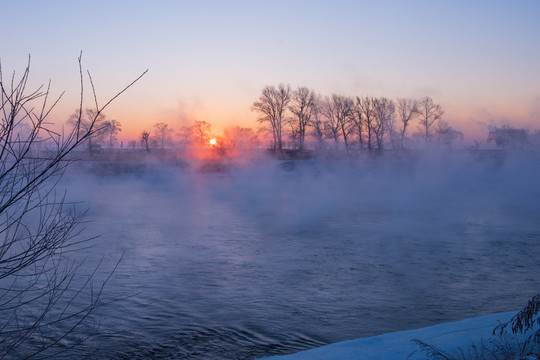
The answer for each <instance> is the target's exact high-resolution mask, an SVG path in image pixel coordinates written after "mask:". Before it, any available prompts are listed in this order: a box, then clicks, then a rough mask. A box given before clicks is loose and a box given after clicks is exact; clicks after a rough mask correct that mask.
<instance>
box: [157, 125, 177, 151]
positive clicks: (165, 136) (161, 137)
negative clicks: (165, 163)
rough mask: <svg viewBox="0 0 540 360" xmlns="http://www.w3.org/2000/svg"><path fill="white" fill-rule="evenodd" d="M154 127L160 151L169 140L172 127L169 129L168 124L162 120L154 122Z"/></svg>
mask: <svg viewBox="0 0 540 360" xmlns="http://www.w3.org/2000/svg"><path fill="white" fill-rule="evenodd" d="M154 128H155V129H156V138H157V141H158V142H159V144H160V146H161V151H163V149H165V143H166V142H168V141H170V139H171V134H172V132H173V129H171V128H170V127H169V125H168V124H165V123H163V122H159V123H157V124H154Z"/></svg>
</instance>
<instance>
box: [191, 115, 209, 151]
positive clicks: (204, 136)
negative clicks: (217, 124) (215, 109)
mask: <svg viewBox="0 0 540 360" xmlns="http://www.w3.org/2000/svg"><path fill="white" fill-rule="evenodd" d="M211 129H212V125H211V124H210V123H207V122H206V121H195V123H194V124H193V126H192V127H191V131H192V134H193V135H194V137H196V138H197V139H198V140H199V144H201V145H204V144H208V140H209V139H210V131H211Z"/></svg>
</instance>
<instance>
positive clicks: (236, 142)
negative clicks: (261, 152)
mask: <svg viewBox="0 0 540 360" xmlns="http://www.w3.org/2000/svg"><path fill="white" fill-rule="evenodd" d="M223 136H224V143H225V146H226V147H229V148H232V149H235V150H238V151H247V150H252V149H253V148H254V147H255V146H256V145H257V142H258V138H257V134H256V133H255V131H253V129H252V128H243V127H240V126H235V127H231V128H227V129H225V131H224V134H223Z"/></svg>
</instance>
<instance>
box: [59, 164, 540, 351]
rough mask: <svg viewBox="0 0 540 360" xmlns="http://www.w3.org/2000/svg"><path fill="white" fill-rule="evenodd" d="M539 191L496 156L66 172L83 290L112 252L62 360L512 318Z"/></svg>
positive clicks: (526, 286) (535, 249)
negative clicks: (98, 298) (96, 302)
mask: <svg viewBox="0 0 540 360" xmlns="http://www.w3.org/2000/svg"><path fill="white" fill-rule="evenodd" d="M539 184H540V162H539V161H538V159H537V158H536V157H535V156H533V155H528V156H522V155H515V156H514V155H512V154H506V155H505V156H504V157H502V158H499V159H489V158H488V159H478V158H474V157H471V156H469V155H466V154H461V155H458V154H444V155H438V156H433V157H416V158H411V159H401V160H385V159H378V160H365V161H312V160H309V161H297V162H289V163H283V162H280V161H277V160H269V161H265V162H260V163H256V164H251V165H250V166H244V167H240V168H237V169H234V170H232V171H229V172H219V173H212V172H207V173H202V172H199V171H196V170H192V169H188V168H184V169H182V168H175V167H170V166H167V165H157V164H154V165H153V166H152V167H151V168H148V169H147V170H146V171H145V172H144V173H123V174H116V175H99V174H90V173H80V172H77V171H72V172H70V173H69V174H67V175H66V176H65V177H64V179H63V180H62V183H61V184H60V185H61V187H63V188H67V191H68V198H69V199H70V200H72V201H84V202H85V203H84V204H80V203H78V204H77V207H80V208H81V209H83V208H85V207H88V208H89V211H88V214H87V216H86V219H88V220H91V222H90V223H88V224H87V228H86V229H85V231H84V232H83V235H85V236H92V235H100V237H99V238H97V239H96V240H94V241H93V244H94V246H93V247H91V248H89V249H86V250H85V251H84V254H83V255H84V256H86V257H87V260H86V262H85V265H84V266H88V267H89V268H91V267H92V266H94V265H95V264H97V262H98V261H99V260H100V259H102V258H103V263H102V265H101V267H100V269H103V271H99V272H98V273H97V274H96V279H95V281H96V283H99V281H100V280H103V279H105V278H106V276H107V270H108V269H111V268H112V267H113V266H114V264H115V263H116V262H117V261H118V259H119V258H120V257H121V256H122V254H124V255H123V259H122V261H121V262H120V265H119V267H118V268H117V270H116V272H115V273H114V274H113V276H112V278H111V279H110V281H109V283H108V284H107V286H106V287H105V290H104V293H103V299H115V298H122V299H121V300H119V301H116V302H112V303H110V304H107V305H106V306H104V307H102V308H100V309H99V317H98V318H95V319H93V321H94V322H95V321H99V328H98V331H97V332H94V330H89V331H92V334H93V335H94V336H92V337H91V338H90V339H89V340H87V341H86V342H85V344H84V345H83V346H82V347H80V348H78V350H77V351H81V352H86V353H88V352H92V353H93V354H94V355H95V357H96V358H102V357H105V358H112V359H148V358H155V359H170V358H178V359H183V358H189V359H254V358H257V357H261V356H265V355H274V354H287V353H292V352H296V351H299V350H302V349H307V348H312V347H317V346H321V345H323V344H328V343H331V342H336V341H341V340H347V339H353V338H358V337H366V336H371V335H376V334H381V333H386V332H390V331H398V330H404V329H413V328H418V327H423V326H427V325H432V324H436V323H440V322H446V321H451V320H458V319H463V318H468V317H473V316H478V315H484V314H489V313H494V312H503V311H513V310H518V309H520V308H521V307H522V306H523V305H525V304H526V302H527V300H528V299H529V298H530V297H531V296H532V295H534V294H536V293H538V292H539V291H540V286H539V285H540V279H539V278H538V275H537V274H538V273H540V257H539V255H538V254H540V186H539ZM72 256H75V255H72ZM81 256H82V255H81ZM94 355H93V356H94Z"/></svg>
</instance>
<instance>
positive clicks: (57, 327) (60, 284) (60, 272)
mask: <svg viewBox="0 0 540 360" xmlns="http://www.w3.org/2000/svg"><path fill="white" fill-rule="evenodd" d="M79 69H80V78H81V105H80V107H79V110H78V115H77V119H76V121H75V122H74V123H73V125H74V126H73V128H72V130H71V131H69V132H67V133H63V134H59V133H57V132H55V131H54V130H53V129H51V128H50V127H49V123H48V117H49V115H50V113H51V111H52V109H53V108H54V107H55V106H56V104H57V103H58V101H59V100H60V98H61V97H62V95H60V97H59V98H57V99H53V101H52V103H51V102H50V82H49V85H48V86H41V87H39V88H38V89H37V90H35V91H30V92H29V91H28V90H27V85H28V79H29V72H30V58H29V60H28V64H27V66H26V69H25V71H24V73H23V75H22V76H20V77H18V78H16V74H15V73H13V75H12V76H10V77H9V78H8V79H7V80H4V76H3V72H2V68H1V66H0V117H1V119H0V159H1V161H0V356H1V357H2V358H36V357H39V358H46V357H56V358H58V356H59V354H60V353H62V352H64V351H66V344H69V343H71V344H72V345H73V346H74V345H76V344H77V341H75V340H74V334H75V332H76V330H77V328H78V327H79V326H80V325H81V324H82V323H83V322H84V321H85V320H86V319H88V317H89V316H90V315H91V314H92V313H93V312H94V311H95V309H96V307H97V306H98V305H99V301H100V297H101V294H102V290H103V286H104V285H105V284H106V282H107V280H106V281H105V282H104V283H102V284H101V285H100V286H98V287H95V286H93V285H92V278H93V274H95V271H97V268H96V269H95V270H93V271H94V272H92V271H91V273H90V274H88V276H87V278H86V280H84V281H82V282H80V281H76V280H75V279H77V278H78V276H81V275H82V274H80V271H81V265H82V264H81V263H72V262H68V261H69V260H68V257H67V255H68V254H69V253H70V252H73V251H77V250H80V249H81V248H82V247H84V246H86V245H85V242H86V241H88V240H85V239H80V237H79V233H80V231H81V227H80V225H81V221H82V216H83V215H84V214H83V213H78V212H76V211H75V210H74V209H73V208H72V207H70V206H68V204H67V203H66V202H65V200H64V197H59V196H57V195H56V192H55V187H56V184H57V182H58V180H59V178H60V177H61V176H62V174H63V173H64V171H65V169H66V167H67V166H68V164H69V163H70V161H71V160H70V154H71V153H72V152H73V151H74V150H75V149H76V148H77V147H79V146H80V145H81V144H83V143H84V142H85V141H88V140H89V139H90V138H91V136H92V135H93V134H94V133H95V131H96V129H97V128H96V123H97V122H98V119H99V118H100V116H101V115H102V113H103V111H104V110H105V108H107V106H108V105H109V104H110V103H111V102H112V101H113V100H114V99H115V98H117V97H118V96H119V95H120V94H122V93H123V92H124V91H125V90H127V89H128V88H129V87H130V86H131V85H133V84H134V83H135V82H136V81H137V80H138V79H140V77H139V78H137V79H136V80H135V81H134V82H132V83H131V84H130V85H128V86H127V87H126V88H124V89H123V90H122V91H120V92H119V93H118V94H117V95H115V96H114V97H113V98H112V99H110V100H109V101H107V102H106V103H105V105H101V106H100V105H99V104H98V101H97V97H96V94H95V91H94V88H93V85H92V91H93V95H94V101H95V108H94V113H93V114H94V116H93V118H91V120H90V121H88V118H86V119H84V115H85V114H84V110H83V105H82V104H83V95H84V91H83V84H84V77H83V72H82V66H81V58H79ZM143 75H144V73H143ZM141 77H142V75H141ZM88 78H89V80H90V83H92V78H91V77H90V74H89V73H88ZM24 124H26V126H25V125H24ZM20 129H29V131H26V130H25V131H20ZM40 137H41V139H43V141H45V140H47V141H50V142H52V143H53V144H54V147H49V148H48V149H47V150H46V151H45V150H44V151H40V152H37V151H35V150H36V149H35V148H36V145H39V143H40V142H41V141H42V140H40ZM77 284H78V285H77ZM55 334H57V335H55ZM45 335H46V336H45ZM61 342H63V343H62V344H60V343H61ZM67 347H68V348H69V345H68V346H67Z"/></svg>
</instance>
